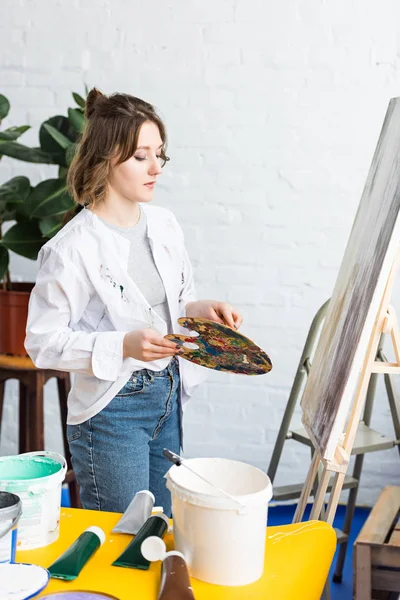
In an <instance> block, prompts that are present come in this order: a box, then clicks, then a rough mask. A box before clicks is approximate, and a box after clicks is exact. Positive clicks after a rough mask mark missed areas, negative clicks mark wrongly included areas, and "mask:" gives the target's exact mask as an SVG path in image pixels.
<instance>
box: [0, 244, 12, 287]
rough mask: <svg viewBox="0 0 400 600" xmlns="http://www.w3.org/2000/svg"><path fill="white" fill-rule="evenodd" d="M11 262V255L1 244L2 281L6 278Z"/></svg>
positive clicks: (0, 277)
mask: <svg viewBox="0 0 400 600" xmlns="http://www.w3.org/2000/svg"><path fill="white" fill-rule="evenodd" d="M9 260H10V255H9V254H8V250H7V248H6V247H5V246H3V244H2V243H1V242H0V281H1V280H2V279H3V278H4V275H5V274H6V271H7V269H8V263H9Z"/></svg>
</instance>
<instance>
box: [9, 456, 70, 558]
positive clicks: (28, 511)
mask: <svg viewBox="0 0 400 600" xmlns="http://www.w3.org/2000/svg"><path fill="white" fill-rule="evenodd" d="M66 470H67V463H66V460H65V458H63V457H62V456H60V455H59V454H56V453H55V452H28V453H27V454H19V455H18V456H3V457H1V458H0V490H2V491H4V492H10V493H12V494H17V496H19V497H20V499H21V503H22V515H21V518H20V520H19V524H18V548H19V549H21V550H30V549H33V548H41V547H42V546H47V545H48V544H51V543H52V542H55V541H56V540H57V539H58V536H59V523H60V505H61V485H62V482H63V480H64V478H65V473H66Z"/></svg>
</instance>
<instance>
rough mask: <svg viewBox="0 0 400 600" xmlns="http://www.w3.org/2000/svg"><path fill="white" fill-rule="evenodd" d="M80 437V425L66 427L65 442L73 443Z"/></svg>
mask: <svg viewBox="0 0 400 600" xmlns="http://www.w3.org/2000/svg"><path fill="white" fill-rule="evenodd" d="M81 435H82V432H81V426H80V425H67V440H68V441H69V442H73V441H74V440H77V439H78V438H80V437H81Z"/></svg>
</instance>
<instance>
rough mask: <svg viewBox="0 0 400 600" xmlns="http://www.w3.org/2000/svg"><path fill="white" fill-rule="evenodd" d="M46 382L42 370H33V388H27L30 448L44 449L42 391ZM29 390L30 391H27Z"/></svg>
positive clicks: (31, 449)
mask: <svg viewBox="0 0 400 600" xmlns="http://www.w3.org/2000/svg"><path fill="white" fill-rule="evenodd" d="M45 383H46V377H45V373H44V372H43V371H36V372H35V389H34V390H33V389H32V388H33V386H32V388H31V390H28V402H29V413H30V430H31V439H30V444H29V445H30V449H29V451H34V450H44V403H43V392H44V384H45ZM29 392H31V393H29Z"/></svg>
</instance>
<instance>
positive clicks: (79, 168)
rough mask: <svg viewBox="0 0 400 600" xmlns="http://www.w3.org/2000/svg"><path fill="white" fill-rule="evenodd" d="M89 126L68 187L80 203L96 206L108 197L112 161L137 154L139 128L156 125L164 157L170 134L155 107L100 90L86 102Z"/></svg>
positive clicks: (75, 158)
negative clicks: (167, 133) (149, 123)
mask: <svg viewBox="0 0 400 600" xmlns="http://www.w3.org/2000/svg"><path fill="white" fill-rule="evenodd" d="M85 116H86V118H87V123H86V126H85V129H84V132H83V135H82V138H81V140H80V143H79V144H78V148H77V151H76V154H75V156H74V158H73V160H72V162H71V165H70V167H69V170H68V176H67V181H68V187H69V190H70V193H71V195H73V197H74V199H75V202H77V203H78V204H82V205H86V204H95V203H96V202H98V201H101V200H103V199H104V197H105V193H106V189H107V181H108V177H109V173H110V168H111V159H113V158H117V157H118V160H117V165H119V164H121V163H123V162H124V161H126V160H128V158H130V157H131V156H132V155H133V153H134V152H135V151H136V148H137V143H138V137H139V131H140V127H141V126H142V124H143V123H145V122H146V121H151V122H152V123H155V125H157V127H158V129H159V131H160V136H161V139H162V141H163V147H162V150H161V157H162V158H163V159H164V161H165V162H166V161H167V160H168V157H167V156H166V155H165V150H166V145H167V135H166V131H165V126H164V123H163V122H162V120H161V118H160V117H159V116H158V114H157V112H156V110H155V108H154V107H153V106H152V105H151V104H149V103H148V102H145V101H144V100H140V98H135V96H129V95H128V94H118V93H116V94H112V95H111V96H106V95H104V94H103V93H102V92H100V91H99V90H98V89H96V88H93V89H92V90H90V92H89V94H88V97H87V99H86V107H85Z"/></svg>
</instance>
